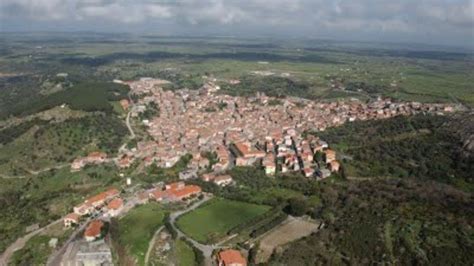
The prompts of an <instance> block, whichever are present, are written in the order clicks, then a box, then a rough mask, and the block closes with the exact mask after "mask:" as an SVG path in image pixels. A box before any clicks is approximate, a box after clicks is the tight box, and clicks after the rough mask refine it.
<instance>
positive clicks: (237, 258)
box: [217, 249, 247, 266]
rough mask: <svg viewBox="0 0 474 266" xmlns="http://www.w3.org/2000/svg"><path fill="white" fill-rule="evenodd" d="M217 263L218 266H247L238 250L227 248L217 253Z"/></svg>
mask: <svg viewBox="0 0 474 266" xmlns="http://www.w3.org/2000/svg"><path fill="white" fill-rule="evenodd" d="M217 263H218V265H219V266H247V260H246V259H245V258H244V257H243V256H242V254H241V253H240V251H238V250H235V249H228V250H224V251H221V252H219V253H218V254H217Z"/></svg>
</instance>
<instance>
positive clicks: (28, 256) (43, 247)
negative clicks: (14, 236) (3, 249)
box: [10, 235, 53, 266]
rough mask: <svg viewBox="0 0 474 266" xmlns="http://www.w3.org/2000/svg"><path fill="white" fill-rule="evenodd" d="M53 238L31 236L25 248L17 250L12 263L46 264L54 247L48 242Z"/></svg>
mask: <svg viewBox="0 0 474 266" xmlns="http://www.w3.org/2000/svg"><path fill="white" fill-rule="evenodd" d="M50 239H51V238H50V237H48V236H44V235H37V236H34V237H33V238H31V239H30V240H29V241H28V242H27V243H26V245H25V247H24V248H22V249H20V250H18V251H15V253H13V256H12V258H11V261H10V263H11V265H25V266H26V265H45V264H46V261H47V260H48V256H49V254H50V253H51V252H52V250H53V249H52V248H50V247H49V245H48V242H49V240H50Z"/></svg>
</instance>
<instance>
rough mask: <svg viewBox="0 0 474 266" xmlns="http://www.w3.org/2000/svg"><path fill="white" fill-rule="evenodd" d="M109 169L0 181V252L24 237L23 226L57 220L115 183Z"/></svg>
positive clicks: (111, 171)
mask: <svg viewBox="0 0 474 266" xmlns="http://www.w3.org/2000/svg"><path fill="white" fill-rule="evenodd" d="M113 168H114V166H106V165H104V166H94V167H89V168H88V169H85V170H84V171H81V172H75V173H71V172H70V170H69V168H67V169H61V170H52V171H49V172H46V173H44V174H40V175H38V176H35V177H32V178H27V179H3V178H0V209H1V210H2V215H1V216H0V235H1V236H2V237H1V238H0V252H3V250H4V249H5V248H6V247H7V246H8V245H9V244H11V243H12V242H14V241H15V240H16V239H17V238H18V237H19V236H22V235H24V234H25V228H26V227H27V226H30V225H32V224H36V223H38V224H39V225H40V226H44V225H46V224H48V223H50V222H52V221H54V220H56V219H59V218H60V217H63V216H64V215H66V214H68V213H70V212H71V210H72V207H73V206H75V205H76V204H78V203H80V202H82V201H83V199H84V197H85V196H88V195H92V194H95V193H97V192H100V191H103V190H105V188H107V187H110V186H113V185H116V184H117V183H119V182H120V181H121V180H120V178H119V177H118V176H116V175H115V174H114V172H113Z"/></svg>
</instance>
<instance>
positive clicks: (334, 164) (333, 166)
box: [328, 161, 341, 172]
mask: <svg viewBox="0 0 474 266" xmlns="http://www.w3.org/2000/svg"><path fill="white" fill-rule="evenodd" d="M328 167H329V170H331V172H339V169H340V167H341V164H340V163H339V162H338V161H331V162H330V163H329V164H328Z"/></svg>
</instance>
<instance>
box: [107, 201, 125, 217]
mask: <svg viewBox="0 0 474 266" xmlns="http://www.w3.org/2000/svg"><path fill="white" fill-rule="evenodd" d="M122 210H123V200H122V199H121V198H115V199H113V200H111V201H110V202H109V203H108V204H107V212H108V214H109V216H110V217H115V216H117V215H119V214H120V212H121V211H122Z"/></svg>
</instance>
